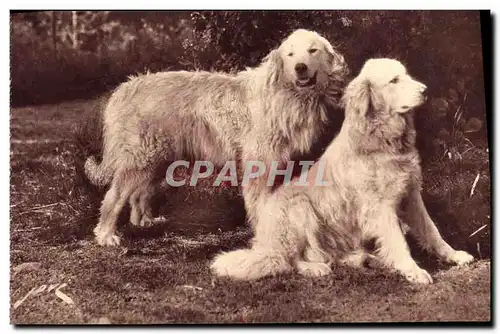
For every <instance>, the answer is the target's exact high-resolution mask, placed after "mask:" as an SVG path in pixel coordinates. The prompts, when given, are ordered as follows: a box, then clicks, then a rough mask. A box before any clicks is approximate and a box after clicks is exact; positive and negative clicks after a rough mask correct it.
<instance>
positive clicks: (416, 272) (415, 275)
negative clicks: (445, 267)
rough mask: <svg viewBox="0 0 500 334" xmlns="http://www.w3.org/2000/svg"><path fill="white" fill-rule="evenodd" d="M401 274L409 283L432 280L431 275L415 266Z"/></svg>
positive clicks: (421, 282)
mask: <svg viewBox="0 0 500 334" xmlns="http://www.w3.org/2000/svg"><path fill="white" fill-rule="evenodd" d="M403 275H404V276H405V278H406V279H407V280H408V281H409V282H410V283H416V284H432V282H433V281H432V277H431V275H430V274H429V273H428V272H427V271H426V270H424V269H422V268H420V267H415V268H413V269H412V270H409V271H406V272H404V273H403Z"/></svg>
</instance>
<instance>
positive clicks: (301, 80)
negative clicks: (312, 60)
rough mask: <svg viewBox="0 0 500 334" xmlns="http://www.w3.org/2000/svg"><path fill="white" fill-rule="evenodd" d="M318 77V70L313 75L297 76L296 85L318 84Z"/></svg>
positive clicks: (308, 85) (309, 85)
mask: <svg viewBox="0 0 500 334" xmlns="http://www.w3.org/2000/svg"><path fill="white" fill-rule="evenodd" d="M317 77H318V72H315V73H314V75H313V76H312V77H305V78H297V80H295V85H296V86H297V87H311V86H314V85H315V84H316V81H317V80H318V79H317Z"/></svg>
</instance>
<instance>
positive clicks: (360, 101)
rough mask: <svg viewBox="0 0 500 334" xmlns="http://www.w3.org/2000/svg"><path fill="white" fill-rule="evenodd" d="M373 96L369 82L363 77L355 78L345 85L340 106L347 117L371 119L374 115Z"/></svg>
mask: <svg viewBox="0 0 500 334" xmlns="http://www.w3.org/2000/svg"><path fill="white" fill-rule="evenodd" d="M375 103H376V101H375V95H374V90H373V88H372V87H371V84H370V82H369V81H368V80H367V79H366V78H363V77H359V76H358V77H357V78H355V79H354V80H352V81H351V83H349V85H347V87H346V89H345V91H344V96H343V97H342V106H343V107H344V109H345V111H346V116H347V115H357V116H361V117H371V116H373V115H374V113H375V105H374V104H375Z"/></svg>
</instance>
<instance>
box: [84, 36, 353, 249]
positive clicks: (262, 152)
mask: <svg viewBox="0 0 500 334" xmlns="http://www.w3.org/2000/svg"><path fill="white" fill-rule="evenodd" d="M346 75H347V67H346V64H345V62H344V58H343V57H342V55H340V54H339V53H338V52H336V51H335V50H334V48H333V47H332V45H331V44H330V43H329V42H328V41H327V40H326V39H325V38H323V37H322V36H320V35H319V34H317V33H316V32H313V31H307V30H303V29H299V30H296V31H295V32H293V33H292V34H291V35H290V36H289V37H288V38H287V39H285V40H284V41H283V43H282V44H281V45H280V46H279V48H278V49H276V50H273V51H271V52H270V54H269V55H268V56H267V57H266V58H265V59H264V61H263V62H262V64H261V65H260V66H258V67H256V68H252V69H247V70H246V71H243V72H240V73H238V74H237V75H229V74H223V73H209V72H186V71H180V72H162V73H156V74H147V75H142V76H138V77H135V78H132V79H131V80H130V81H128V82H126V83H123V84H122V85H120V86H119V87H118V89H117V90H116V91H115V92H114V93H113V95H112V96H111V98H110V100H109V102H108V105H107V107H106V109H105V110H104V112H103V123H104V125H103V133H104V135H103V138H104V144H103V146H104V147H103V159H102V162H101V163H100V164H98V163H97V162H96V160H95V158H94V157H92V156H91V157H89V158H88V159H87V161H86V163H85V173H86V175H87V177H88V178H89V180H90V181H91V182H92V183H93V184H95V185H100V186H104V185H107V184H111V186H110V189H109V190H108V192H107V193H106V195H105V198H104V200H103V202H102V206H101V216H100V220H99V224H98V225H97V227H96V228H95V229H94V233H95V235H96V239H97V242H98V243H99V244H100V245H117V244H119V242H120V239H119V238H118V236H117V235H116V222H117V218H118V215H119V213H120V211H121V210H122V208H123V206H124V205H125V203H126V202H127V201H129V202H130V205H131V215H130V222H131V223H132V224H134V225H147V224H149V222H150V221H151V220H152V215H151V208H150V203H149V202H150V198H151V196H152V193H153V184H154V182H155V180H154V178H155V175H157V172H158V170H159V169H161V168H162V167H163V166H164V165H165V163H166V162H171V161H175V160H180V159H186V158H194V159H197V160H209V161H211V162H212V163H213V164H214V165H223V164H224V163H225V162H226V161H227V160H236V158H237V157H238V156H239V155H240V154H241V157H242V159H243V161H247V160H258V161H261V162H264V163H266V164H270V163H271V162H272V161H278V162H283V161H287V160H288V159H290V157H292V156H295V155H301V154H304V153H307V152H309V150H310V149H311V146H312V144H313V142H314V141H315V140H316V138H317V137H318V136H319V135H320V133H321V130H322V128H323V127H324V124H325V122H326V121H327V120H328V117H327V107H328V106H333V107H335V106H338V104H339V100H340V96H341V93H342V89H343V86H344V80H345V78H346ZM243 192H244V198H245V204H246V208H247V213H248V216H249V219H250V220H253V219H255V217H256V213H257V212H258V211H259V209H258V206H259V203H260V202H261V201H260V200H259V198H260V197H261V196H264V195H265V194H267V193H269V192H270V188H269V187H267V186H266V184H265V181H264V182H260V181H255V182H251V183H250V185H249V186H248V187H245V189H244V191H243Z"/></svg>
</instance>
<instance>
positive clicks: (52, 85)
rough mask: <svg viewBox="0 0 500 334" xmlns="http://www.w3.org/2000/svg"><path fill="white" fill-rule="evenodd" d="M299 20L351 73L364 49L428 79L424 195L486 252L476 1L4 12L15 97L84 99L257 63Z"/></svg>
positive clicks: (421, 128)
mask: <svg viewBox="0 0 500 334" xmlns="http://www.w3.org/2000/svg"><path fill="white" fill-rule="evenodd" d="M296 28H306V29H313V30H316V31H318V32H319V33H320V34H322V35H324V36H325V37H326V38H327V39H328V40H330V41H331V43H332V44H334V45H335V46H336V48H337V49H339V50H340V51H341V52H342V53H343V54H344V55H345V58H346V60H347V62H348V64H349V66H350V68H351V70H352V73H353V74H356V73H357V72H358V71H359V69H360V67H361V66H362V64H363V62H364V61H365V60H366V59H368V58H371V57H378V56H383V57H394V58H397V59H399V60H401V61H402V62H403V63H404V64H406V66H407V67H408V69H409V72H410V73H411V74H413V76H414V77H416V78H417V79H419V80H422V81H423V82H425V83H426V84H427V86H428V87H429V90H430V94H431V99H430V101H429V103H428V104H427V105H426V106H425V107H423V108H421V110H419V111H418V113H417V127H418V133H419V136H418V138H419V143H418V145H419V148H420V149H421V152H422V157H423V162H424V178H425V196H426V197H425V199H426V203H428V206H429V210H430V211H431V214H432V215H433V216H434V217H435V218H436V220H438V221H439V222H440V228H441V229H442V230H443V231H444V234H445V235H446V236H452V235H456V237H457V240H461V241H460V242H459V244H460V243H467V247H468V248H469V249H471V248H472V249H474V250H475V249H476V246H477V247H479V243H481V247H482V252H483V253H485V252H486V253H488V254H489V224H490V202H489V201H490V177H489V159H488V155H489V154H488V150H487V149H488V143H487V135H486V126H485V124H486V111H485V96H484V80H483V60H482V45H481V26H480V20H479V12H477V11H265V12H264V11H245V12H226V11H225V12H222V11H216V12H212V11H207V12H181V11H176V12H70V11H67V12H25V13H13V14H12V15H11V101H12V105H13V106H21V105H31V104H42V103H55V102H59V101H61V100H63V99H65V100H72V99H76V98H90V97H93V96H95V95H96V94H99V93H102V92H105V91H108V90H109V89H111V88H113V87H115V86H116V85H117V84H119V83H120V82H121V81H123V80H125V79H126V77H127V76H128V75H130V74H135V73H137V72H145V71H146V70H150V71H152V72H154V71H160V70H173V69H188V70H193V69H204V70H221V71H237V70H240V69H243V68H244V67H245V66H254V65H256V64H257V63H258V62H259V61H260V59H261V58H262V57H263V56H264V55H265V54H266V53H267V52H269V50H270V49H271V48H273V47H276V46H277V45H278V44H279V43H280V41H281V39H282V38H284V37H285V36H286V35H287V34H288V33H290V32H291V31H293V30H294V29H296ZM477 177H479V179H478V180H479V181H478V182H476V187H473V184H474V181H475V180H476V178H477ZM472 188H475V189H474V192H473V193H474V195H471V190H472ZM457 220H459V221H460V223H457ZM484 225H486V226H487V227H488V228H486V229H485V228H483V229H482V230H481V233H477V234H475V235H474V236H472V237H471V236H470V234H471V233H472V232H474V231H475V230H477V229H478V228H480V227H482V226H484ZM476 244H477V245H476ZM485 249H486V250H485ZM479 252H480V251H479ZM476 256H477V254H476Z"/></svg>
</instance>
